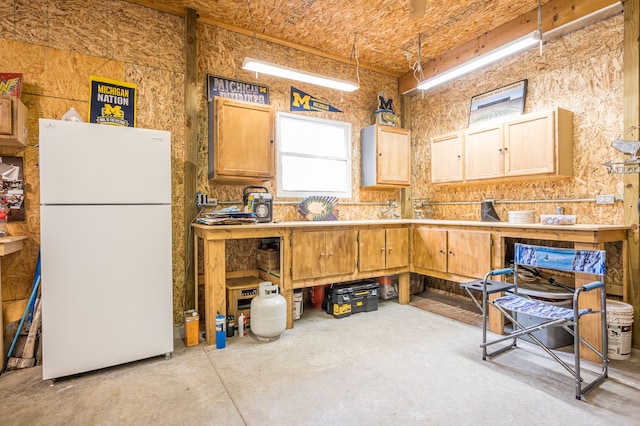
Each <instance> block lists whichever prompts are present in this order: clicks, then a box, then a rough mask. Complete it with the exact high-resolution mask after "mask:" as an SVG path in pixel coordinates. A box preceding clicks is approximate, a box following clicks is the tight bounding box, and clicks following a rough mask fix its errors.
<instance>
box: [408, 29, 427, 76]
mask: <svg viewBox="0 0 640 426" xmlns="http://www.w3.org/2000/svg"><path fill="white" fill-rule="evenodd" d="M409 68H411V70H412V71H413V77H414V78H415V79H416V81H417V82H418V83H420V82H421V81H422V80H424V72H423V70H422V33H419V34H418V60H417V61H415V62H414V63H413V64H412V65H411V66H410V67H409Z"/></svg>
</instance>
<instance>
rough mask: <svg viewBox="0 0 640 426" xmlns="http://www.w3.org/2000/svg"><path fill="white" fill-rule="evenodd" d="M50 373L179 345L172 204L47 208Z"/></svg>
mask: <svg viewBox="0 0 640 426" xmlns="http://www.w3.org/2000/svg"><path fill="white" fill-rule="evenodd" d="M41 224H42V232H41V246H42V253H43V256H42V349H43V369H42V376H43V379H45V380H46V379H51V378H55V377H62V376H67V375H71V374H76V373H81V372H84V371H89V370H95V369H99V368H103V367H108V366H112V365H117V364H122V363H126V362H130V361H135V360H138V359H143V358H148V357H152V356H156V355H162V354H166V353H170V352H172V351H173V315H172V305H173V303H172V262H171V207H170V206H168V205H152V206H137V205H131V206H42V208H41Z"/></svg>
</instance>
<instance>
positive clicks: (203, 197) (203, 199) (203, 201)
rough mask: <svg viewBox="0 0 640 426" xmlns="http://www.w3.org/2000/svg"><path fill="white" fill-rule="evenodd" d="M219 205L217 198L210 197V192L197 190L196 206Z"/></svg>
mask: <svg viewBox="0 0 640 426" xmlns="http://www.w3.org/2000/svg"><path fill="white" fill-rule="evenodd" d="M217 205H218V200H216V199H215V198H212V199H209V194H203V193H202V192H196V207H198V208H200V207H204V206H207V207H215V206H217Z"/></svg>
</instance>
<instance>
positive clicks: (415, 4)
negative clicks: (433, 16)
mask: <svg viewBox="0 0 640 426" xmlns="http://www.w3.org/2000/svg"><path fill="white" fill-rule="evenodd" d="M426 11H427V0H409V18H411V19H420V18H422V17H423V16H424V14H425V12H426Z"/></svg>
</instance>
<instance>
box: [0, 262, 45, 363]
mask: <svg viewBox="0 0 640 426" xmlns="http://www.w3.org/2000/svg"><path fill="white" fill-rule="evenodd" d="M39 286H40V253H38V262H37V264H36V274H35V277H34V283H33V289H32V290H31V296H30V297H29V302H28V303H27V306H26V307H25V309H24V313H23V314H22V319H21V320H20V324H19V325H18V329H17V330H16V334H15V336H14V337H13V341H12V342H11V347H10V348H9V352H8V353H7V358H6V360H5V362H4V364H3V365H2V371H0V374H4V372H5V371H6V370H7V366H8V364H9V360H10V358H11V355H12V354H13V350H14V349H15V347H16V342H17V341H18V337H19V336H20V332H21V331H22V327H23V326H24V323H25V321H26V319H27V317H28V315H29V311H30V310H31V309H32V307H33V306H35V302H36V296H37V295H38V287H39ZM38 308H39V304H38ZM38 322H39V321H38ZM38 325H39V324H38ZM38 325H35V321H34V323H32V326H35V327H37V326H38Z"/></svg>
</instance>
